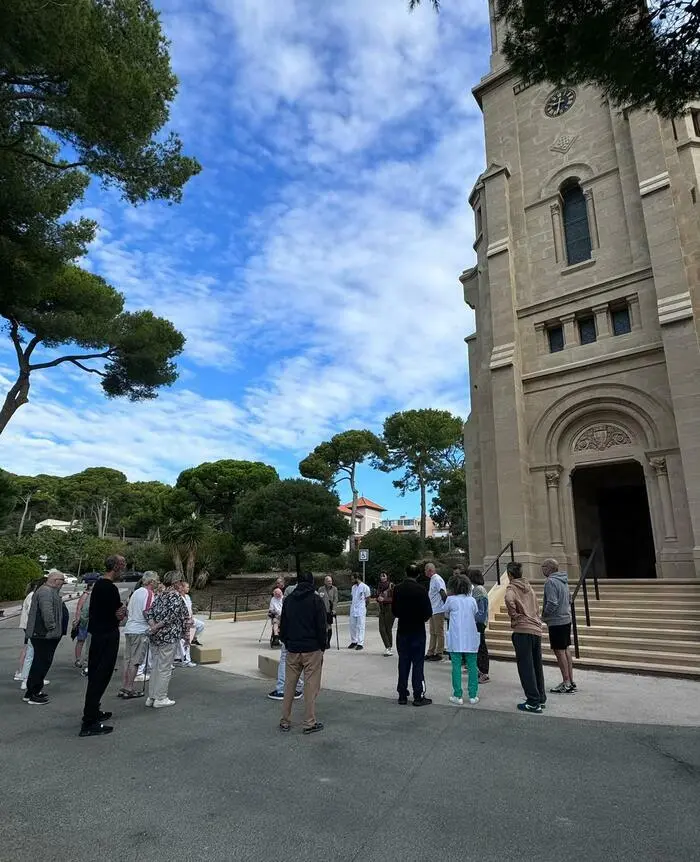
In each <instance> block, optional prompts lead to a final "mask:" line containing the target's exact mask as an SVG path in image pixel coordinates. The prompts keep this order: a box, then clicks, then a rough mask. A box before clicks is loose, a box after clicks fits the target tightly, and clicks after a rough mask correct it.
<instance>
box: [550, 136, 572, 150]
mask: <svg viewBox="0 0 700 862" xmlns="http://www.w3.org/2000/svg"><path fill="white" fill-rule="evenodd" d="M577 137H578V135H566V134H564V135H559V137H558V138H556V139H555V140H554V143H553V144H552V145H551V146H550V148H549V149H550V150H551V151H552V152H553V153H568V152H569V150H570V149H571V148H572V147H573V145H574V142H575V141H576V138H577Z"/></svg>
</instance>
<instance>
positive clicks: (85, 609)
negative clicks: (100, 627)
mask: <svg viewBox="0 0 700 862" xmlns="http://www.w3.org/2000/svg"><path fill="white" fill-rule="evenodd" d="M91 591H92V584H86V585H85V589H84V590H83V594H82V595H81V596H80V598H79V599H78V603H77V604H76V606H75V615H74V617H73V627H72V629H71V637H72V638H74V640H75V661H74V662H73V665H74V667H82V666H83V661H82V655H83V647H84V646H85V641H86V640H87V636H88V621H89V619H90V593H91Z"/></svg>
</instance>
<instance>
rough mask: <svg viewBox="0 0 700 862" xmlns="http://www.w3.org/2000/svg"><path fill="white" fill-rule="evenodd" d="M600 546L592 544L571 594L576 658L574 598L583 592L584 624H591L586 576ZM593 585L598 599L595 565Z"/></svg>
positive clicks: (597, 599) (576, 630)
mask: <svg viewBox="0 0 700 862" xmlns="http://www.w3.org/2000/svg"><path fill="white" fill-rule="evenodd" d="M599 548H600V543H598V544H597V545H594V547H593V550H592V551H591V555H590V557H589V558H588V559H587V560H586V565H585V566H584V567H583V571H582V572H581V577H580V578H579V579H578V583H577V584H576V589H575V590H574V592H573V594H572V596H571V627H572V629H573V633H574V653H575V655H576V658H580V655H579V642H578V624H577V622H576V598H577V597H578V594H579V592H581V591H582V592H583V609H584V613H585V615H586V626H590V625H591V609H590V606H589V604H588V586H587V582H588V577H589V575H590V574H591V567H593V562H594V561H595V558H596V554H597V553H598V550H599ZM592 575H593V586H594V589H595V597H596V601H600V590H599V589H598V575H597V573H596V570H595V567H593V573H592Z"/></svg>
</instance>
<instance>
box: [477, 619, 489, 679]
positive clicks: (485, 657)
mask: <svg viewBox="0 0 700 862" xmlns="http://www.w3.org/2000/svg"><path fill="white" fill-rule="evenodd" d="M476 627H477V629H478V630H479V634H480V635H481V639H480V640H479V651H478V652H477V654H476V666H477V667H478V668H479V673H488V672H489V648H488V646H487V645H486V626H485V625H484V624H483V623H477V624H476Z"/></svg>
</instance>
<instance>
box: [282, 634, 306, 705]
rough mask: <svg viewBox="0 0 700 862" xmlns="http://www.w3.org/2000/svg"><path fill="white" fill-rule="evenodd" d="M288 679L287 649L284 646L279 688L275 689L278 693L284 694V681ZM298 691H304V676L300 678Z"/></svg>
mask: <svg viewBox="0 0 700 862" xmlns="http://www.w3.org/2000/svg"><path fill="white" fill-rule="evenodd" d="M286 677H287V647H286V646H285V645H284V644H282V649H281V650H280V666H279V669H278V670H277V687H276V688H275V691H276V692H279V693H280V694H284V681H285V679H286ZM297 691H304V674H303V673H302V675H301V676H300V677H299V683H298V684H297Z"/></svg>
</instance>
